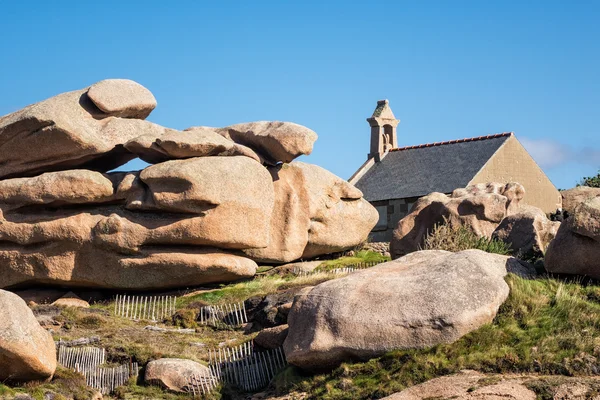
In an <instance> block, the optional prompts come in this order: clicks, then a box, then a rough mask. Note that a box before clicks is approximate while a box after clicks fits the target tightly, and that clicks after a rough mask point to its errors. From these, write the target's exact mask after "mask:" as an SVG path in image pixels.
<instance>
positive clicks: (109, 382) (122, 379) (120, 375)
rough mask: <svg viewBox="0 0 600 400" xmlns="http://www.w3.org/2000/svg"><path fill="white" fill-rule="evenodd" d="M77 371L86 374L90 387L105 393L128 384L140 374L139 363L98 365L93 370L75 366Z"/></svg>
mask: <svg viewBox="0 0 600 400" xmlns="http://www.w3.org/2000/svg"><path fill="white" fill-rule="evenodd" d="M75 371H77V372H79V373H81V374H83V376H85V381H86V384H87V385H88V386H89V387H92V388H94V389H98V390H99V391H100V393H102V394H103V395H108V394H110V393H112V392H114V390H115V389H116V388H118V387H119V386H123V385H125V384H127V382H128V381H129V378H130V377H132V376H137V375H138V364H137V363H132V364H126V365H119V366H116V367H96V368H95V369H93V370H91V371H85V370H81V369H79V368H75Z"/></svg>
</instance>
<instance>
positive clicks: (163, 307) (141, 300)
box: [114, 295, 177, 321]
mask: <svg viewBox="0 0 600 400" xmlns="http://www.w3.org/2000/svg"><path fill="white" fill-rule="evenodd" d="M176 303H177V297H175V296H126V295H117V297H116V298H115V310H114V313H115V315H116V316H118V317H123V318H127V319H132V320H145V321H159V320H163V319H165V318H170V317H171V316H173V314H175V304H176Z"/></svg>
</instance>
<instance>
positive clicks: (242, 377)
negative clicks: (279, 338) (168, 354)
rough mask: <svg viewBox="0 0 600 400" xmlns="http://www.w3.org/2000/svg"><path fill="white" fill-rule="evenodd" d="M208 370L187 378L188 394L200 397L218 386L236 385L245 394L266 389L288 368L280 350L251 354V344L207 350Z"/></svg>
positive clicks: (252, 352)
mask: <svg viewBox="0 0 600 400" xmlns="http://www.w3.org/2000/svg"><path fill="white" fill-rule="evenodd" d="M209 359H210V361H209V365H208V367H209V371H210V373H207V374H206V375H193V376H190V377H189V379H188V391H189V393H190V394H191V395H192V396H194V397H198V396H202V395H205V394H208V393H210V392H211V391H213V390H214V389H215V388H216V387H217V386H218V385H219V384H220V383H222V382H224V383H228V384H231V385H235V386H237V387H239V388H241V389H242V390H245V391H248V392H249V391H255V390H258V389H262V388H264V387H266V386H267V385H268V384H269V383H270V382H271V381H272V380H273V378H274V377H275V375H276V374H277V373H278V372H279V371H281V370H282V369H283V368H285V366H286V365H287V361H286V359H285V355H284V353H283V349H282V348H281V347H279V348H277V349H274V350H267V351H263V352H254V346H253V344H252V343H251V342H247V343H244V344H243V345H241V346H238V347H234V348H219V349H218V350H210V351H209Z"/></svg>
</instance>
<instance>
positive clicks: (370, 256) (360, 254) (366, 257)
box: [317, 250, 390, 271]
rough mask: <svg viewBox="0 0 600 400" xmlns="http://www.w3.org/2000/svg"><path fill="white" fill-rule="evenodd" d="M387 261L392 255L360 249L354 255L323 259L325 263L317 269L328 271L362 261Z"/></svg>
mask: <svg viewBox="0 0 600 400" xmlns="http://www.w3.org/2000/svg"><path fill="white" fill-rule="evenodd" d="M386 261H390V257H385V256H383V255H381V254H379V253H377V252H375V251H369V250H360V251H357V252H356V253H355V255H353V256H349V257H340V258H338V259H335V260H326V261H323V263H322V264H321V265H319V266H318V267H317V270H319V271H327V270H330V269H336V268H343V267H348V266H350V265H356V264H361V263H381V262H386Z"/></svg>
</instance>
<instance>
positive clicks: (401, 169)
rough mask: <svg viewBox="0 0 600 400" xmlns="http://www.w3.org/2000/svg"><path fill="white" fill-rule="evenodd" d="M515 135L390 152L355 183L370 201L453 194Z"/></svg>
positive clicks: (499, 135) (436, 144)
mask: <svg viewBox="0 0 600 400" xmlns="http://www.w3.org/2000/svg"><path fill="white" fill-rule="evenodd" d="M511 136H512V133H501V134H498V135H490V136H481V137H477V138H472V139H462V140H454V141H449V142H440V143H431V144H425V145H419V146H410V147H403V148H398V149H393V150H391V151H390V152H389V153H388V154H387V155H386V156H385V157H384V158H383V159H382V160H381V161H380V162H378V163H375V164H374V165H373V166H372V167H371V168H370V169H369V170H368V171H367V172H366V173H365V174H364V175H363V176H362V177H361V178H360V179H359V180H358V181H357V182H356V183H355V186H356V187H357V188H359V189H360V190H361V191H362V192H363V194H364V196H365V199H367V200H368V201H378V200H389V199H402V198H406V197H420V196H424V195H426V194H429V193H431V192H441V193H450V192H452V191H453V190H454V189H456V188H460V187H465V186H467V184H468V183H469V182H470V181H471V179H473V177H475V175H476V174H477V173H478V172H479V170H480V169H481V168H482V167H483V166H484V165H485V164H486V163H487V162H488V160H489V159H490V158H491V157H492V156H493V155H494V153H495V152H496V151H497V150H498V149H499V148H500V147H501V146H502V145H503V144H504V142H505V141H506V140H507V139H508V138H509V137H511Z"/></svg>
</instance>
